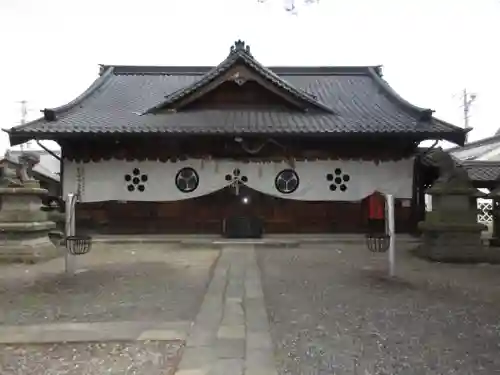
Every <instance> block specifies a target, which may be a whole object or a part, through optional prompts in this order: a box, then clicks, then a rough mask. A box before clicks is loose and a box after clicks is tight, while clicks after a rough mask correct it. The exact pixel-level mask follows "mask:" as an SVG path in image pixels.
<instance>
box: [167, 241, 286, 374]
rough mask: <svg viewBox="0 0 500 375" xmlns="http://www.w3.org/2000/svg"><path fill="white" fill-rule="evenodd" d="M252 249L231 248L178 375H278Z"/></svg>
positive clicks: (207, 297) (219, 268)
mask: <svg viewBox="0 0 500 375" xmlns="http://www.w3.org/2000/svg"><path fill="white" fill-rule="evenodd" d="M260 280H261V279H260V271H259V269H258V267H257V263H256V260H255V250H254V248H253V246H251V245H246V246H243V245H242V246H227V247H224V248H223V250H222V254H221V257H220V259H219V261H218V263H217V266H216V268H215V271H214V277H213V279H212V281H211V283H210V285H209V288H208V291H207V294H206V295H205V298H204V300H203V303H202V306H201V309H200V312H199V313H198V315H197V317H196V320H195V323H194V325H193V327H192V330H191V331H190V333H189V336H188V338H187V343H186V348H185V349H184V354H183V356H182V359H181V362H180V364H179V367H178V371H177V372H176V375H225V374H231V375H257V374H259V375H276V374H277V371H276V367H275V363H274V356H273V346H272V342H271V336H270V333H269V322H268V319H267V313H266V309H265V305H264V296H263V292H262V286H261V281H260Z"/></svg>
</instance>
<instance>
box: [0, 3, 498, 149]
mask: <svg viewBox="0 0 500 375" xmlns="http://www.w3.org/2000/svg"><path fill="white" fill-rule="evenodd" d="M298 1H300V0H298ZM283 4H284V3H283V1H282V0H267V3H265V4H259V3H258V2H257V0H141V1H130V0H99V1H98V0H86V1H74V0H43V1H41V0H0V46H1V48H2V50H1V52H2V53H1V55H0V56H1V57H0V68H1V69H0V74H1V82H0V110H1V113H2V117H1V121H2V124H1V128H9V127H11V126H13V125H16V124H18V123H19V118H20V105H19V103H17V102H18V101H20V100H27V101H28V106H29V108H30V112H29V118H31V119H33V118H36V117H39V110H40V109H43V108H46V107H49V108H50V107H54V106H59V105H62V104H65V103H67V102H69V101H70V100H72V99H74V98H75V97H76V96H78V95H79V94H81V93H82V91H83V90H84V89H86V88H87V86H89V85H90V84H91V83H92V81H93V80H94V79H95V78H96V77H97V73H98V64H123V65H127V64H128V65H131V64H140V65H215V64H218V63H219V62H221V61H222V60H223V59H224V58H225V57H226V56H227V53H228V51H229V47H230V46H231V44H233V42H234V41H235V40H237V39H243V40H245V41H246V42H247V44H249V45H250V46H251V49H252V53H253V55H254V56H255V57H256V58H257V59H258V60H259V61H261V62H262V63H263V64H265V65H323V66H325V65H378V64H382V65H383V66H384V70H383V72H384V77H385V79H386V80H387V81H388V82H389V84H390V85H391V86H392V87H393V88H394V89H395V90H396V91H398V92H399V93H400V94H401V95H402V96H403V97H404V98H405V99H407V100H409V101H410V102H412V103H413V104H415V105H418V106H422V107H428V108H432V109H434V110H436V116H437V117H440V118H442V119H444V120H447V121H449V122H452V123H454V124H456V125H460V126H462V125H463V120H462V116H463V114H462V109H461V108H460V105H461V90H463V88H465V87H467V89H469V90H470V91H471V92H474V93H477V95H478V97H477V101H476V102H475V103H474V105H473V107H472V111H471V125H472V126H473V127H474V130H473V132H472V133H471V139H472V140H476V139H479V138H483V137H487V136H490V135H493V134H494V132H495V131H496V129H497V128H499V127H500V116H499V115H498V107H499V106H500V94H499V93H498V88H499V87H500V52H499V47H498V46H499V45H500V0H321V2H320V3H319V4H318V5H314V6H308V7H299V12H298V15H291V14H289V13H287V12H285V11H283ZM8 146H9V144H8V138H7V136H6V135H5V134H2V135H1V136H0V153H2V154H3V153H4V152H5V149H6V148H7V147H8Z"/></svg>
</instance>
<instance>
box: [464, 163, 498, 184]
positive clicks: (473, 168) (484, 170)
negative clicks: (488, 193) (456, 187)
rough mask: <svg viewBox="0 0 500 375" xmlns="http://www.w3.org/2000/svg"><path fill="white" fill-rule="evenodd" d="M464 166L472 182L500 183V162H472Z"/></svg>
mask: <svg viewBox="0 0 500 375" xmlns="http://www.w3.org/2000/svg"><path fill="white" fill-rule="evenodd" d="M462 165H463V166H464V168H465V169H466V170H467V173H468V175H469V177H470V179H471V180H472V181H481V182H487V181H488V182H493V181H500V162H491V161H476V160H471V161H466V162H462Z"/></svg>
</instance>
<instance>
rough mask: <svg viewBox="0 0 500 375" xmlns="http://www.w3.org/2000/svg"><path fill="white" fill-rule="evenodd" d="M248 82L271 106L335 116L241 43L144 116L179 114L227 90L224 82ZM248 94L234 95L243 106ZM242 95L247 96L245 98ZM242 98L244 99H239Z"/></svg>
mask: <svg viewBox="0 0 500 375" xmlns="http://www.w3.org/2000/svg"><path fill="white" fill-rule="evenodd" d="M248 82H252V83H254V85H253V86H252V88H253V91H255V90H256V89H257V88H256V86H255V84H256V85H258V86H260V88H259V90H260V92H261V93H264V91H268V92H267V93H265V94H264V95H266V97H272V98H273V100H272V101H271V103H270V104H272V103H273V102H274V101H275V100H276V98H277V97H280V98H281V100H279V102H280V104H283V103H284V102H287V103H288V104H287V105H286V106H287V107H288V108H295V109H296V110H301V111H309V110H312V111H320V112H323V113H330V114H335V113H334V111H333V109H331V108H330V107H328V106H327V105H325V104H323V103H321V102H319V101H318V100H317V98H316V97H315V96H314V95H312V94H309V93H307V92H305V91H304V90H302V89H299V88H297V87H294V86H293V85H291V84H290V83H289V82H287V81H285V80H284V79H283V78H281V77H279V76H278V75H276V74H275V73H273V72H272V71H271V70H269V69H267V68H265V67H264V66H263V65H261V64H260V63H259V62H258V61H257V60H255V59H254V58H253V56H252V55H251V54H250V49H249V47H248V46H245V43H243V42H241V41H237V42H236V43H235V45H234V46H233V47H231V52H230V54H229V56H228V57H227V58H226V59H225V60H224V61H223V62H222V63H220V64H219V65H218V66H217V67H215V68H213V69H211V70H210V71H209V72H207V73H206V74H204V75H203V76H202V77H201V78H200V79H199V80H198V81H196V82H195V83H193V84H191V85H189V86H187V87H185V88H184V89H181V90H178V91H176V92H174V93H172V94H171V95H169V96H167V97H166V100H164V101H162V102H161V103H158V104H157V105H156V106H154V107H152V108H149V109H148V110H147V111H146V112H145V114H147V113H158V112H161V111H165V110H167V111H170V112H177V111H181V110H182V109H183V108H184V107H186V106H188V105H189V104H190V103H193V102H195V101H197V100H198V99H200V98H202V97H204V96H205V95H207V94H210V93H211V92H212V91H214V90H215V89H217V88H218V87H219V86H221V85H224V86H225V87H226V88H227V87H232V86H233V85H228V84H227V83H234V84H236V85H238V86H242V87H243V86H245V85H246V84H247V83H248ZM233 91H234V90H233ZM249 91H251V90H250V89H249V88H248V86H247V87H245V89H244V90H238V91H237V92H236V93H237V94H238V96H240V95H242V96H241V98H242V100H244V101H245V105H250V104H251V103H249V102H248V98H249V97H250V96H249ZM245 93H247V96H245ZM244 97H245V98H246V99H243V98H244ZM236 101H237V99H236ZM260 102H262V100H260ZM257 104H262V103H256V105H257ZM212 105H213V103H212Z"/></svg>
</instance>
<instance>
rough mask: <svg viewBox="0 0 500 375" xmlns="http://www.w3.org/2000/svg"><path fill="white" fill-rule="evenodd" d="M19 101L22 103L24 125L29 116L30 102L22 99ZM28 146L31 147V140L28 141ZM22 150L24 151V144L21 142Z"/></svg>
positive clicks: (22, 121)
mask: <svg viewBox="0 0 500 375" xmlns="http://www.w3.org/2000/svg"><path fill="white" fill-rule="evenodd" d="M19 103H20V104H21V125H24V124H26V118H27V116H28V102H27V101H26V100H21V101H20V102H19ZM26 148H27V149H29V148H31V141H28V142H26ZM21 151H24V144H21Z"/></svg>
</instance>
